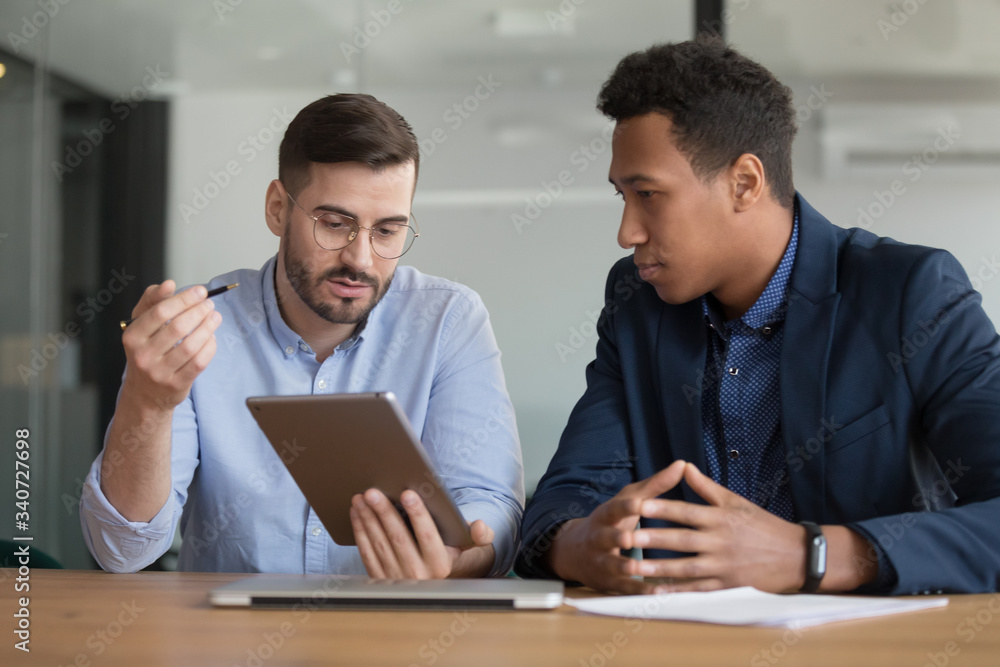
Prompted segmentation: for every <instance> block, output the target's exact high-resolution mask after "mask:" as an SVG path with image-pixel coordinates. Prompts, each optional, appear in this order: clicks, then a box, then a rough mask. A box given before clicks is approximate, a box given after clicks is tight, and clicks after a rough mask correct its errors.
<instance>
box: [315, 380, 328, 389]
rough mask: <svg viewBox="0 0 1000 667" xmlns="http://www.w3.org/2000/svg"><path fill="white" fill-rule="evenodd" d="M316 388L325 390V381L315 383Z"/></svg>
mask: <svg viewBox="0 0 1000 667" xmlns="http://www.w3.org/2000/svg"><path fill="white" fill-rule="evenodd" d="M316 386H317V387H319V388H320V389H326V380H320V381H319V382H317V383H316Z"/></svg>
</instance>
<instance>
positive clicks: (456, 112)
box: [0, 0, 1000, 568]
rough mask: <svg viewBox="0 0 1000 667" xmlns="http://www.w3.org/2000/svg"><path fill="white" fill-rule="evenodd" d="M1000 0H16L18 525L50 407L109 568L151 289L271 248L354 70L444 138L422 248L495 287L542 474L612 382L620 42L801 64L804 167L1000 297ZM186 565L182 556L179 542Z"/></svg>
mask: <svg viewBox="0 0 1000 667" xmlns="http://www.w3.org/2000/svg"><path fill="white" fill-rule="evenodd" d="M998 27H1000V1H998V0H935V2H925V1H924V0H906V1H903V2H887V1H880V0H841V1H840V2H836V3H832V2H802V1H795V0H729V1H726V2H721V1H718V0H712V1H708V2H706V1H704V0H669V1H665V0H616V1H614V2H612V1H611V0H534V1H528V0H461V1H459V0H421V1H419V2H418V1H415V0H357V1H350V2H328V1H326V0H285V1H283V2H277V1H268V0H175V1H174V2H169V3H166V2H153V1H152V0H89V1H88V0H5V1H4V2H3V3H2V4H0V146H2V151H0V204H2V205H0V299H2V311H0V312H2V315H0V364H2V365H0V452H2V464H0V468H2V469H3V470H5V471H8V472H5V473H4V474H3V475H2V477H0V538H3V539H9V537H10V536H12V535H14V534H16V531H15V526H14V516H13V515H14V511H15V509H14V507H13V502H14V498H15V489H14V479H13V477H14V475H13V468H14V463H13V462H14V442H15V431H16V430H17V429H28V430H29V431H30V438H29V440H30V443H31V450H30V451H31V459H30V464H31V501H30V502H31V505H30V508H31V532H32V533H33V534H34V535H35V545H36V546H37V547H38V548H41V549H43V550H45V551H47V552H48V553H50V554H51V555H53V556H55V557H56V558H57V559H58V560H60V561H61V562H62V563H63V564H64V565H65V566H67V567H75V568H86V567H92V566H93V564H92V561H91V560H90V557H89V555H88V554H87V551H86V549H85V547H84V546H83V542H82V538H81V537H80V530H79V521H78V518H77V504H78V499H79V494H80V488H81V480H82V479H83V478H84V476H85V475H86V472H87V469H88V467H89V465H90V462H91V461H92V460H93V458H94V456H96V454H97V453H98V451H99V448H100V443H101V440H102V438H103V431H104V428H105V426H106V424H107V421H108V419H109V418H110V416H111V414H112V412H113V409H114V401H115V396H116V393H117V390H118V385H119V380H120V376H121V372H122V369H123V367H124V356H123V354H122V351H121V343H120V331H119V329H118V324H117V323H118V321H119V320H120V319H122V318H123V317H125V316H127V315H128V314H129V313H130V311H131V309H132V306H133V305H134V304H135V302H136V301H137V300H138V297H139V295H140V293H141V291H142V290H143V288H144V287H145V286H146V285H147V284H149V283H152V282H159V281H161V280H163V279H165V278H173V279H175V280H177V282H178V283H181V284H190V283H196V282H204V281H207V280H208V279H209V278H211V277H212V276H215V275H217V274H220V273H223V272H226V271H230V270H232V269H235V268H240V267H259V266H260V265H262V264H263V263H264V262H265V261H266V260H267V258H268V257H270V256H271V255H272V254H273V253H274V252H275V250H276V248H277V239H276V238H274V237H273V236H272V235H271V234H270V233H269V232H268V230H267V228H266V226H265V224H264V220H263V216H262V205H263V202H264V193H265V190H266V188H267V185H268V183H269V182H270V180H271V179H273V178H275V177H276V176H277V150H278V144H279V143H280V140H281V136H282V133H283V131H284V128H285V126H286V125H287V123H288V121H289V120H290V118H291V117H292V116H294V115H295V113H296V112H297V111H298V110H299V109H301V108H302V107H303V106H305V105H306V104H307V103H309V102H311V101H313V100H315V99H317V98H318V97H320V96H323V95H327V94H330V93H333V92H352V91H357V92H366V93H371V94H373V95H375V96H376V97H378V98H380V99H382V100H383V101H385V102H386V103H388V104H389V105H390V106H392V107H394V108H395V109H397V110H398V111H399V112H400V113H402V114H403V115H404V116H405V117H406V118H407V119H408V120H409V121H410V123H411V124H412V125H413V127H414V130H415V132H416V135H417V137H418V139H420V144H421V153H422V157H421V161H422V163H421V173H420V182H419V184H418V188H417V194H416V199H415V202H414V206H413V210H414V212H415V214H416V216H417V217H418V219H419V221H420V231H421V238H420V240H419V241H418V243H417V244H416V245H415V247H414V249H413V250H411V251H410V253H409V254H407V255H406V256H405V257H404V258H403V259H404V260H405V263H408V264H413V265H415V266H417V267H418V268H420V269H421V270H422V271H424V272H427V273H431V274H436V275H440V276H444V277H447V278H450V279H453V280H457V281H460V282H463V283H465V284H468V285H470V286H471V287H473V288H474V289H476V290H477V291H478V292H479V293H480V294H481V295H482V297H483V299H484V300H485V302H486V305H487V306H488V308H489V310H490V313H491V317H492V321H493V326H494V330H495V332H496V336H497V339H498V341H499V344H500V348H501V350H502V351H503V363H504V369H505V372H506V377H507V383H508V388H509V390H510V394H511V398H512V399H513V402H514V406H515V408H516V411H517V417H518V424H519V427H520V434H521V442H522V447H523V451H524V460H525V476H526V483H527V487H528V490H529V492H530V491H531V490H532V489H533V488H534V486H535V484H536V483H537V481H538V479H539V477H540V476H541V475H542V473H543V472H544V470H545V466H546V464H547V462H548V460H549V458H550V456H551V454H552V452H553V451H554V450H555V447H556V444H557V442H558V438H559V434H560V432H561V430H562V427H563V426H564V424H565V422H566V418H567V417H568V415H569V411H570V410H571V408H572V406H573V404H574V403H575V401H576V399H577V398H578V397H579V395H580V394H581V393H582V391H583V389H584V373H583V372H584V367H585V366H586V364H587V363H589V361H590V360H591V358H592V356H593V352H594V344H595V342H596V333H595V328H594V322H595V320H596V319H597V316H598V314H599V309H600V308H601V306H602V304H603V287H604V280H605V277H606V274H607V270H608V269H609V268H610V266H611V264H612V263H613V262H614V261H615V260H616V259H617V258H619V257H621V256H624V255H626V254H627V253H626V252H625V251H623V250H622V249H621V248H619V247H618V246H617V245H616V241H615V238H616V233H617V227H618V222H619V216H620V213H621V204H620V201H619V200H618V199H616V198H615V197H613V190H612V188H611V186H610V185H608V183H607V170H608V165H609V163H610V157H611V151H610V146H609V143H608V141H607V139H608V137H609V125H608V121H607V120H606V119H604V118H603V117H601V115H600V114H598V113H597V112H596V111H595V109H594V102H595V99H596V96H597V92H598V90H599V88H600V85H601V83H602V82H603V81H604V80H605V79H606V78H607V76H608V75H609V73H610V72H611V70H612V69H613V68H614V66H615V64H616V63H617V62H618V60H619V59H620V58H621V57H622V56H624V55H626V54H627V53H630V52H632V51H636V50H640V49H644V48H646V47H648V46H650V45H651V44H653V43H656V42H664V41H680V40H684V39H689V38H690V37H692V36H693V35H694V34H695V31H696V30H703V31H713V32H721V33H723V34H724V36H725V37H726V39H727V40H728V41H730V42H731V43H732V44H733V45H734V46H736V47H737V48H738V49H740V50H742V51H743V52H744V53H746V54H747V55H749V56H751V57H752V58H755V59H757V60H759V61H760V62H762V63H763V64H764V65H766V66H767V67H768V68H770V69H771V70H772V71H773V72H774V73H775V74H776V75H777V76H778V77H779V78H780V79H782V80H783V81H784V82H785V83H787V84H788V85H789V86H791V88H792V90H793V92H794V99H795V105H796V107H797V115H798V120H799V124H800V132H799V135H798V138H797V140H796V145H795V154H794V160H795V180H796V185H797V188H798V190H799V191H800V192H801V193H802V195H803V196H804V197H805V198H806V199H807V200H808V201H809V202H810V203H812V204H813V205H814V206H816V207H817V208H818V209H819V210H820V211H821V212H823V213H824V214H825V215H826V216H827V217H828V218H829V219H830V220H831V221H833V222H834V223H836V224H838V225H841V226H843V227H854V226H861V227H865V228H868V229H870V230H871V231H872V232H874V233H876V234H879V235H883V236H892V237H894V238H897V239H899V240H902V241H906V242H910V243H921V244H926V245H932V246H937V247H944V248H947V249H948V250H950V251H951V252H953V253H954V254H955V255H956V256H957V257H958V258H959V260H960V261H961V262H962V263H963V264H964V265H965V267H966V269H967V271H968V272H969V274H970V276H971V277H972V280H973V284H974V286H975V287H976V288H977V289H979V290H980V292H981V293H982V294H983V299H984V302H985V306H986V310H987V312H988V313H989V314H990V315H991V316H992V317H994V319H995V318H996V317H997V316H998V315H1000V280H993V278H994V277H995V276H996V275H997V273H998V271H1000V262H998V261H997V255H998V254H1000V225H997V224H996V222H997V217H998V211H1000V188H998V187H997V183H998V182H1000V181H998V177H1000V40H997V39H996V37H995V35H996V29H997V28H998ZM165 566H166V567H169V563H166V564H165Z"/></svg>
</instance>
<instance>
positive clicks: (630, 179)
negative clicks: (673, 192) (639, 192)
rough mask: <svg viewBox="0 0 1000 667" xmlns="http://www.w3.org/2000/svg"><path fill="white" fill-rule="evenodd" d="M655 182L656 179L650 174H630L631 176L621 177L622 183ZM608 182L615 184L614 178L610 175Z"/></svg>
mask: <svg viewBox="0 0 1000 667" xmlns="http://www.w3.org/2000/svg"><path fill="white" fill-rule="evenodd" d="M640 182H642V183H656V182H657V180H656V179H655V178H653V177H652V176H646V175H645V174H632V175H631V176H626V177H625V178H623V179H622V185H635V184H636V183H640ZM608 183H610V184H611V185H614V186H617V185H618V184H617V183H615V181H614V179H613V178H611V177H610V176H609V177H608Z"/></svg>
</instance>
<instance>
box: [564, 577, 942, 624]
mask: <svg viewBox="0 0 1000 667" xmlns="http://www.w3.org/2000/svg"><path fill="white" fill-rule="evenodd" d="M565 602H566V604H568V605H571V606H573V607H576V608H577V609H579V610H581V611H585V612H588V613H591V614H602V615H605V616H624V617H627V618H643V619H662V620H670V621H698V622H701V623H721V624H724V625H787V626H789V627H798V628H801V627H807V626H810V625H818V624H820V623H830V622H832V621H846V620H850V619H853V618H870V617H872V616H885V615H887V614H899V613H902V612H906V611H917V610H919V609H930V608H932V607H943V606H945V605H947V604H948V599H947V598H932V599H927V600H899V599H893V598H875V597H872V598H869V597H846V596H834V595H775V594H774V593H764V592H762V591H758V590H757V589H756V588H752V587H750V586H745V587H743V588H731V589H728V590H723V591H713V592H711V593H663V594H659V595H625V596H613V597H595V598H586V599H570V598H566V600H565Z"/></svg>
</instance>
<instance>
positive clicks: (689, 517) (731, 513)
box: [549, 461, 805, 594]
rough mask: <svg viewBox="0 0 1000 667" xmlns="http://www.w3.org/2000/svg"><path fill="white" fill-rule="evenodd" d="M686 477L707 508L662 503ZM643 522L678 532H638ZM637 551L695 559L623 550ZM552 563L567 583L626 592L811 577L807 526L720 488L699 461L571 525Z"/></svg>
mask: <svg viewBox="0 0 1000 667" xmlns="http://www.w3.org/2000/svg"><path fill="white" fill-rule="evenodd" d="M681 480H684V481H686V482H687V483H688V485H689V486H690V487H691V489H692V490H693V491H694V492H695V493H697V494H698V495H699V496H700V497H701V498H703V499H705V500H706V501H707V502H708V505H700V504H694V503H689V502H684V501H680V500H665V499H661V498H659V496H661V495H662V494H664V493H666V492H667V491H669V490H670V489H672V488H674V487H675V486H677V485H678V484H680V482H681ZM640 518H647V519H663V520H666V521H670V522H671V523H673V524H675V526H676V527H671V528H641V529H638V530H636V529H635V527H636V524H637V523H638V521H639V519H640ZM633 547H638V548H641V549H664V550H669V551H678V552H685V553H690V554H693V555H691V556H685V557H680V558H670V559H648V560H642V561H638V560H635V559H632V558H628V557H626V556H622V555H621V553H620V550H621V549H631V548H633ZM549 565H550V567H551V568H552V570H553V571H554V572H555V573H556V574H557V575H558V576H559V577H561V578H563V579H567V580H575V581H579V582H580V583H583V584H585V585H587V586H590V587H591V588H594V589H596V590H600V591H607V592H616V593H625V594H649V593H656V592H666V591H708V590H717V589H721V588H731V587H735V586H754V587H756V588H758V589H760V590H763V591H772V592H779V591H787V590H798V589H799V588H800V587H801V586H802V583H803V581H804V580H805V529H804V528H803V527H802V526H800V525H798V524H794V523H790V522H788V521H785V520H784V519H781V518H780V517H778V516H775V515H774V514H771V513H770V512H767V511H766V510H764V509H763V508H761V507H759V506H758V505H755V504H754V503H752V502H750V501H749V500H747V499H746V498H744V497H742V496H740V495H738V494H736V493H733V492H732V491H730V490H729V489H727V488H725V487H723V486H720V485H719V484H716V483H715V482H714V481H712V480H711V479H710V478H708V477H706V476H705V475H704V474H702V473H701V471H699V470H698V468H697V467H695V466H694V465H693V464H691V463H687V462H685V461H675V462H674V463H673V464H671V465H670V466H669V467H667V468H664V469H663V470H661V471H660V472H658V473H656V474H655V475H653V476H651V477H649V478H648V479H645V480H642V481H640V482H635V483H633V484H629V485H628V486H626V487H625V488H624V489H622V490H621V491H620V492H619V493H618V494H617V495H615V496H614V497H613V498H611V499H610V500H608V501H607V502H605V503H603V504H601V505H600V506H598V507H597V508H596V509H595V510H594V511H593V512H592V513H591V514H590V516H588V517H585V518H581V519H573V520H571V521H569V522H567V523H566V524H564V525H563V526H562V528H561V529H560V531H559V533H557V535H556V539H555V541H554V543H553V547H552V551H551V554H550V557H549ZM637 576H641V577H655V578H661V579H666V581H665V582H664V581H643V580H642V579H636V578H635V577H637Z"/></svg>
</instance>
